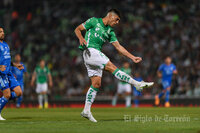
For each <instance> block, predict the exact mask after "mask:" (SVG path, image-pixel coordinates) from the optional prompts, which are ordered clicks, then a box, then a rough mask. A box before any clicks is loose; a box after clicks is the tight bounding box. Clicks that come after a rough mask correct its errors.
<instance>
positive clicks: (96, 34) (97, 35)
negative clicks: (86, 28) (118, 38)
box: [94, 33, 106, 42]
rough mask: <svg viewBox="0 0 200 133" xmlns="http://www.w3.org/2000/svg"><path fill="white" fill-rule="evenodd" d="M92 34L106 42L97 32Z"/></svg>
mask: <svg viewBox="0 0 200 133" xmlns="http://www.w3.org/2000/svg"><path fill="white" fill-rule="evenodd" d="M94 36H95V37H99V38H100V39H101V40H102V41H103V42H106V40H105V39H103V38H102V37H101V36H99V34H98V33H94Z"/></svg>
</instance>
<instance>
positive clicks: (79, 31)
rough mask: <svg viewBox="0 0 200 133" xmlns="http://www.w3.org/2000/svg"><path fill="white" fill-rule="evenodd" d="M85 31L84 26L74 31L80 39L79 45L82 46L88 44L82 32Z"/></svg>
mask: <svg viewBox="0 0 200 133" xmlns="http://www.w3.org/2000/svg"><path fill="white" fill-rule="evenodd" d="M83 30H85V28H84V27H83V25H82V24H80V25H79V26H78V27H76V29H75V30H74V32H75V34H76V36H77V38H78V39H79V43H80V45H83V44H87V42H86V41H85V39H84V37H83V35H82V33H81V31H83Z"/></svg>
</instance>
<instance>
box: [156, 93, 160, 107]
mask: <svg viewBox="0 0 200 133" xmlns="http://www.w3.org/2000/svg"><path fill="white" fill-rule="evenodd" d="M159 104H160V99H159V97H158V95H156V96H155V105H156V106H158V105H159Z"/></svg>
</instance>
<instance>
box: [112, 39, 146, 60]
mask: <svg viewBox="0 0 200 133" xmlns="http://www.w3.org/2000/svg"><path fill="white" fill-rule="evenodd" d="M112 45H113V46H114V47H115V48H116V49H117V51H118V52H120V53H121V54H122V55H124V56H126V57H128V58H130V59H131V60H132V61H133V62H135V63H139V62H140V61H142V58H141V57H136V56H134V55H132V54H131V53H129V52H128V51H127V50H126V49H125V48H124V47H123V46H121V45H120V44H119V42H118V41H115V42H113V43H112Z"/></svg>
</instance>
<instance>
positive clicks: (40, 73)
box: [35, 66, 50, 84]
mask: <svg viewBox="0 0 200 133" xmlns="http://www.w3.org/2000/svg"><path fill="white" fill-rule="evenodd" d="M35 72H36V79H37V83H40V84H43V83H47V79H48V74H50V70H49V69H48V67H46V66H45V67H44V68H43V69H42V68H41V67H40V66H37V67H36V68H35Z"/></svg>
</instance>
